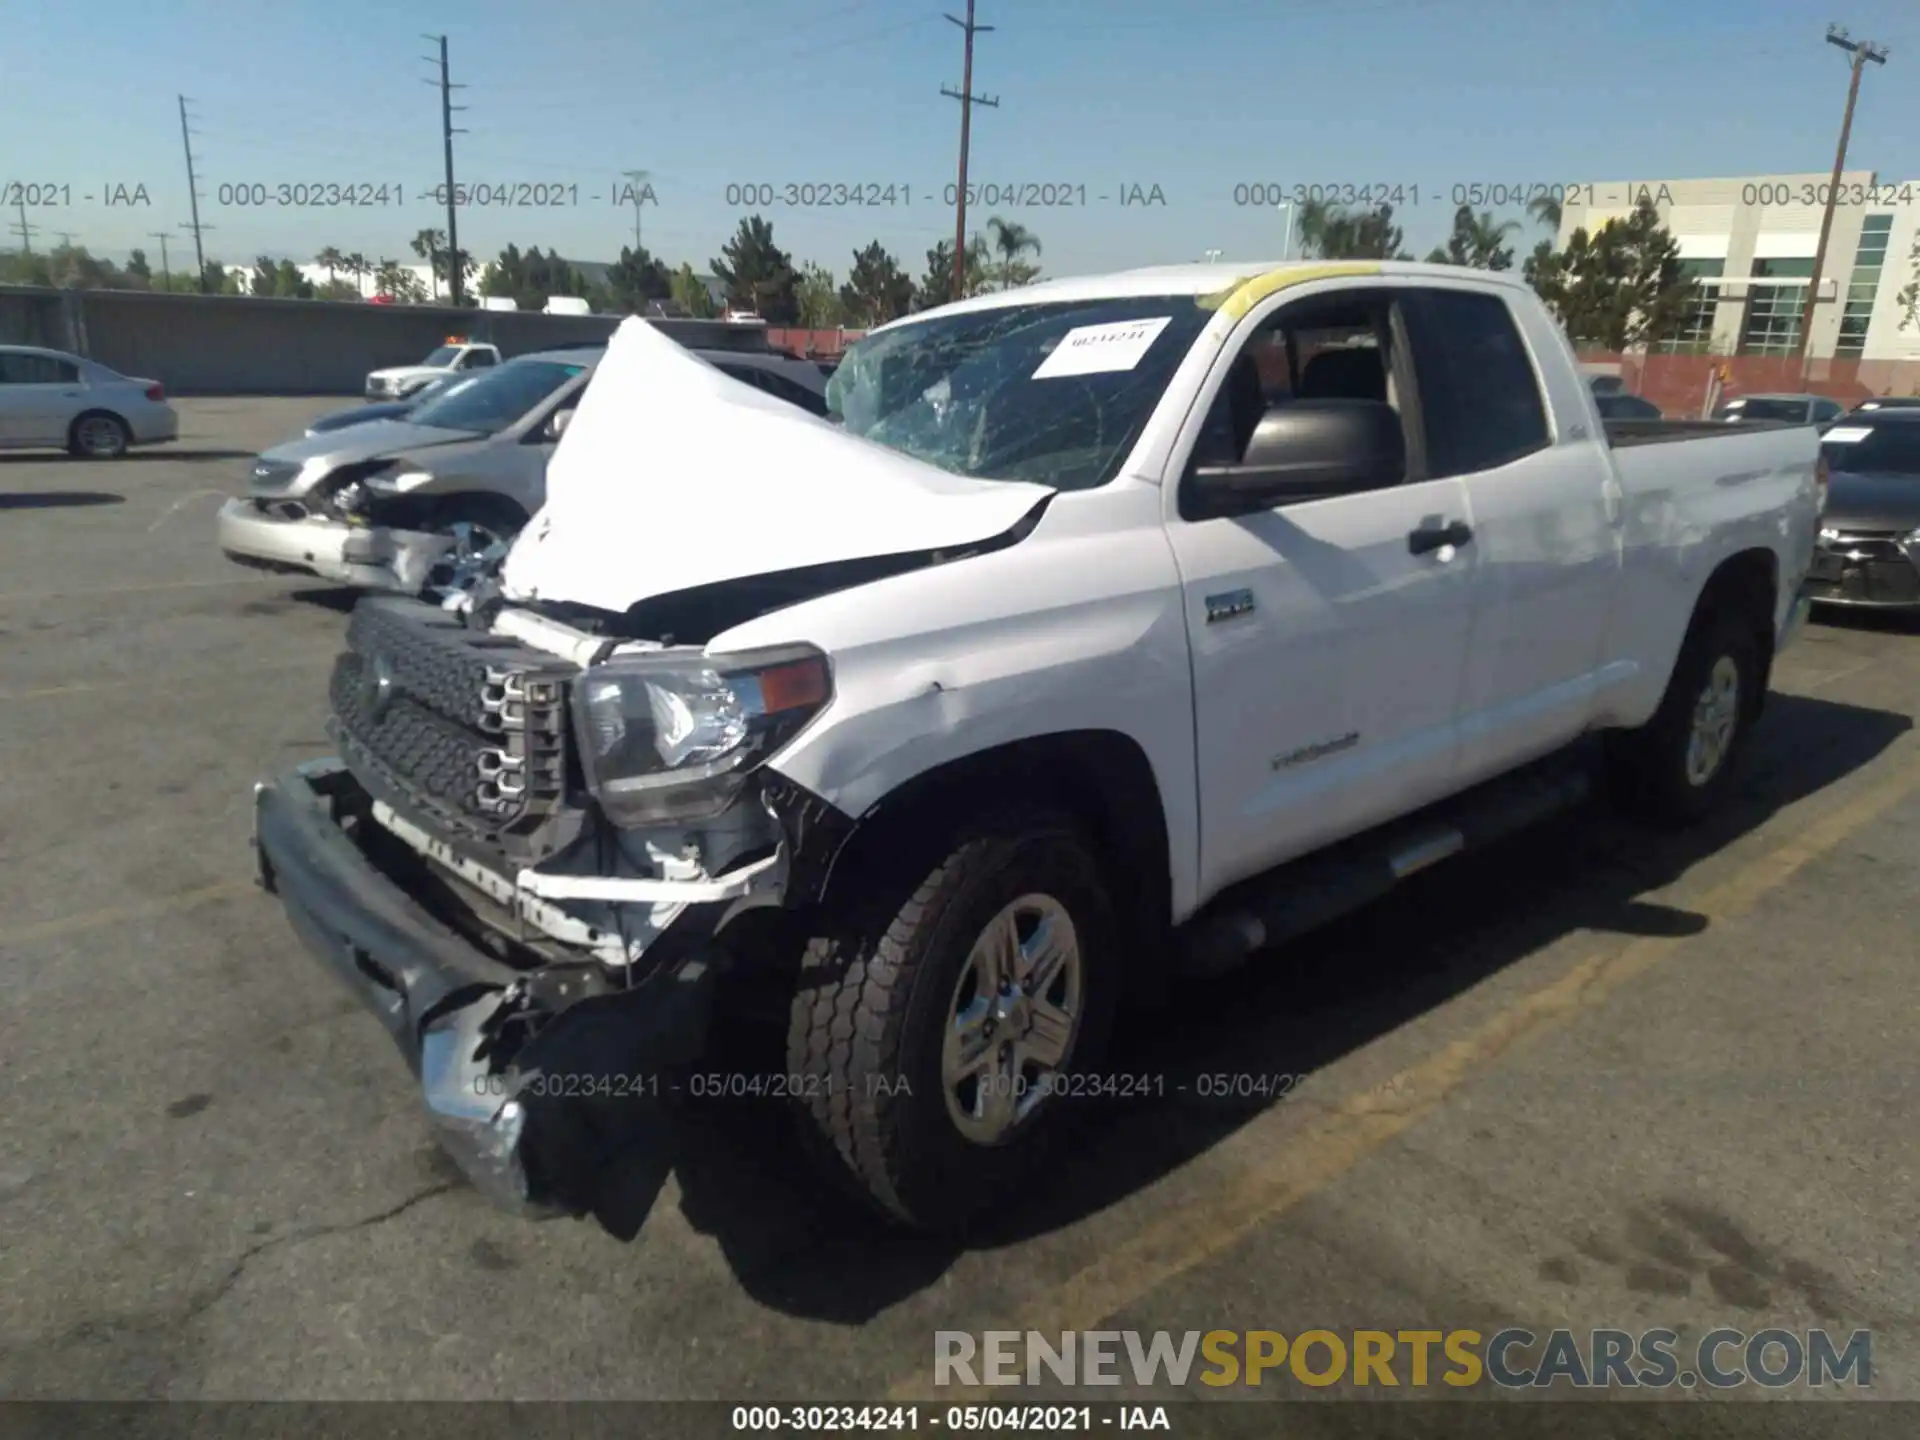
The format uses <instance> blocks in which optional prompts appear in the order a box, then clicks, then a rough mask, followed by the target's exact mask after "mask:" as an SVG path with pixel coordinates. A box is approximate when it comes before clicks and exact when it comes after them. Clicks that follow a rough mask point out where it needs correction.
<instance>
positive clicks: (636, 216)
mask: <svg viewBox="0 0 1920 1440" xmlns="http://www.w3.org/2000/svg"><path fill="white" fill-rule="evenodd" d="M620 173H621V175H622V177H623V178H625V179H626V180H627V181H629V182H630V183H631V186H632V189H633V253H634V258H636V259H638V258H639V255H640V250H641V245H640V193H641V191H643V190H644V189H646V185H647V180H648V177H649V176H650V175H651V173H652V172H650V171H647V170H623V171H621V172H620Z"/></svg>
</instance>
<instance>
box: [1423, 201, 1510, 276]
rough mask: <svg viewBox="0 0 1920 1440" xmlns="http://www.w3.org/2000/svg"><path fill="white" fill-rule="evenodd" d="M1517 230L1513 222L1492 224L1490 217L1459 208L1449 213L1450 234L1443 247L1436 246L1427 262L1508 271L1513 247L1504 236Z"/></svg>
mask: <svg viewBox="0 0 1920 1440" xmlns="http://www.w3.org/2000/svg"><path fill="white" fill-rule="evenodd" d="M1519 228H1520V225H1519V222H1517V221H1514V220H1495V219H1494V218H1493V213H1492V212H1491V211H1488V210H1482V211H1481V212H1480V213H1479V214H1478V215H1476V214H1474V213H1473V208H1472V207H1471V206H1468V205H1462V206H1461V207H1460V208H1459V209H1458V210H1456V211H1454V212H1453V233H1452V234H1451V235H1449V236H1448V237H1447V243H1446V244H1445V245H1436V246H1435V247H1434V248H1433V250H1432V252H1431V253H1429V254H1428V256H1427V259H1428V260H1429V261H1431V262H1433V263H1435V264H1439V265H1469V266H1471V267H1473V268H1474V269H1475V270H1511V269H1512V268H1513V247H1512V246H1511V245H1509V244H1507V243H1506V240H1507V236H1509V235H1511V234H1512V233H1513V232H1514V231H1515V230H1518V229H1519Z"/></svg>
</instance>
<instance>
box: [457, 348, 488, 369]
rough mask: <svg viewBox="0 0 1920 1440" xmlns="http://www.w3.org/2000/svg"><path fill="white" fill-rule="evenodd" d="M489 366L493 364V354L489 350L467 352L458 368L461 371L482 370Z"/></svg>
mask: <svg viewBox="0 0 1920 1440" xmlns="http://www.w3.org/2000/svg"><path fill="white" fill-rule="evenodd" d="M491 364H493V352H492V351H491V350H469V351H468V352H467V358H466V359H465V360H464V361H462V362H461V367H460V368H461V369H463V370H484V369H485V368H486V367H487V366H489V365H491Z"/></svg>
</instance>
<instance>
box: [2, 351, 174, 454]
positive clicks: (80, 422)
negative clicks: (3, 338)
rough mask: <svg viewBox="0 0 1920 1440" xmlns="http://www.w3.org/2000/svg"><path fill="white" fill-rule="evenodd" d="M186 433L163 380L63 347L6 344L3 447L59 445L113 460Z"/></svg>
mask: <svg viewBox="0 0 1920 1440" xmlns="http://www.w3.org/2000/svg"><path fill="white" fill-rule="evenodd" d="M179 438H180V417H179V415H178V414H176V413H175V412H174V408H173V407H172V406H171V405H169V404H168V403H167V392H166V390H165V389H164V388H163V387H162V386H161V384H160V382H159V381H157V380H139V379H134V378H131V377H129V376H126V375H122V374H120V373H119V372H118V371H117V370H109V369H108V368H107V367H106V366H105V365H102V364H100V363H99V362H98V361H95V360H88V359H85V358H84V357H82V356H79V355H69V354H67V353H65V352H64V351H60V350H40V349H36V348H34V347H32V346H26V345H0V450H20V449H33V448H40V447H47V446H58V447H60V448H62V449H64V450H66V451H67V452H68V453H69V454H73V455H79V456H82V457H84V458H86V459H90V460H111V459H113V458H114V457H115V456H119V455H124V454H126V452H127V450H128V448H129V447H131V446H134V445H157V444H160V443H162V442H163V441H167V440H177V439H179Z"/></svg>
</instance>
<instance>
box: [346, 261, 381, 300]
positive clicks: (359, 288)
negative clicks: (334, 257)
mask: <svg viewBox="0 0 1920 1440" xmlns="http://www.w3.org/2000/svg"><path fill="white" fill-rule="evenodd" d="M340 268H341V269H343V270H345V271H346V272H347V274H349V275H351V276H353V284H354V294H356V295H358V296H359V297H360V298H361V299H363V300H364V299H366V296H367V277H368V276H369V275H371V274H372V273H373V266H372V265H371V264H369V263H368V261H367V257H366V256H364V255H362V254H361V253H360V252H359V251H358V250H356V251H354V252H353V253H352V254H351V255H349V256H347V258H346V259H345V260H344V261H343V262H342V263H341V267H340Z"/></svg>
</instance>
